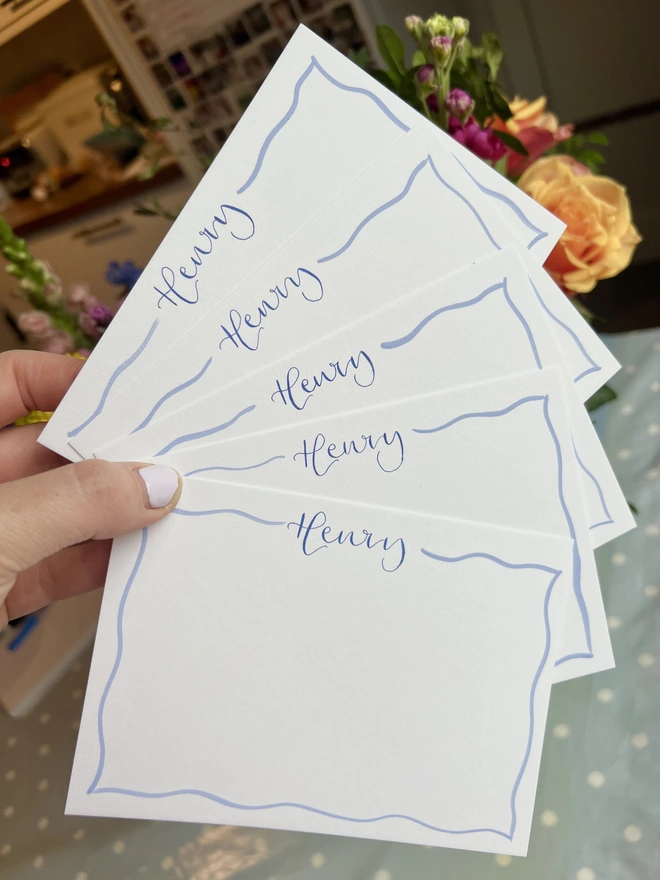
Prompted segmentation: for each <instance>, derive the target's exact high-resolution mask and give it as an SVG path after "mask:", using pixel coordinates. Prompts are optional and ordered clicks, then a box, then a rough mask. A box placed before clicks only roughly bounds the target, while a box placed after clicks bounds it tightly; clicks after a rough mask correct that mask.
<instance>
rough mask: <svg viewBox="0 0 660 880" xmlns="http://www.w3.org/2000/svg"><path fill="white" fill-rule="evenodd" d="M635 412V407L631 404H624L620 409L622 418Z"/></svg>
mask: <svg viewBox="0 0 660 880" xmlns="http://www.w3.org/2000/svg"><path fill="white" fill-rule="evenodd" d="M634 412H635V407H634V406H633V405H632V403H624V404H623V406H622V407H621V415H622V416H631V415H632V414H633V413H634Z"/></svg>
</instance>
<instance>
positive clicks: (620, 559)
mask: <svg viewBox="0 0 660 880" xmlns="http://www.w3.org/2000/svg"><path fill="white" fill-rule="evenodd" d="M611 561H612V565H625V564H626V562H627V561H628V557H627V556H626V554H625V553H613V554H612V556H611Z"/></svg>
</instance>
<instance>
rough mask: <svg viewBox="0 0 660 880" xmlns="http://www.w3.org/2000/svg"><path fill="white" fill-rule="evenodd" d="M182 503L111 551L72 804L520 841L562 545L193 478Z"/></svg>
mask: <svg viewBox="0 0 660 880" xmlns="http://www.w3.org/2000/svg"><path fill="white" fill-rule="evenodd" d="M177 511H178V512H175V513H174V514H173V515H172V516H171V517H169V518H168V519H167V520H165V521H163V522H162V523H159V524H158V525H156V526H155V527H152V528H151V529H149V530H148V531H147V530H145V531H144V532H143V534H142V535H133V536H129V537H128V538H125V539H122V540H121V541H119V542H117V544H116V546H115V550H114V551H113V560H114V559H116V558H117V557H120V556H124V557H128V558H130V559H131V560H132V570H131V571H130V576H129V578H128V580H125V579H124V580H122V578H117V577H114V569H113V565H114V562H113V565H111V571H110V578H109V582H108V586H107V588H106V595H105V598H104V605H103V612H102V617H101V621H100V625H99V635H98V638H97V647H96V650H95V655H94V660H93V664H92V671H91V675H90V681H89V685H88V692H87V699H86V704H85V710H84V713H83V719H82V726H81V731H80V736H79V740H78V748H77V752H76V760H75V765H74V772H73V777H72V783H71V788H70V792H69V798H68V802H67V812H74V813H84V814H89V815H115V816H125V817H141V818H152V819H154V818H158V819H189V820H191V821H198V822H199V821H201V822H211V823H231V824H249V825H260V826H266V827H273V828H290V829H297V830H304V831H314V832H318V833H330V834H348V835H356V834H357V835H360V836H369V837H374V838H377V839H385V840H403V841H409V842H414V843H425V844H429V845H440V846H449V847H460V848H470V849H482V850H486V851H490V852H506V853H513V854H516V855H522V854H524V853H525V851H526V847H527V840H528V836H529V826H530V821H531V816H532V811H533V802H534V791H535V787H536V778H537V774H538V762H539V757H540V751H541V741H542V736H543V729H544V726H545V715H546V709H547V700H548V695H549V688H550V683H551V670H552V662H553V660H554V658H555V656H556V650H555V644H554V634H553V632H552V627H551V620H553V619H555V614H558V617H560V616H561V615H560V609H557V607H556V606H557V603H561V602H562V601H563V590H564V583H565V580H566V573H567V572H568V571H569V570H570V568H571V550H570V542H567V541H565V540H563V539H561V538H554V537H550V536H541V535H533V534H529V533H527V534H526V533H523V532H509V531H506V530H502V529H494V528H487V527H478V526H475V525H473V524H470V525H469V526H466V524H462V523H459V522H455V521H451V520H450V521H443V520H439V519H435V520H431V519H428V518H425V517H416V516H412V515H410V516H405V515H403V514H400V513H388V512H386V511H381V510H377V509H376V508H370V507H362V506H359V505H346V504H340V503H336V502H329V501H327V500H319V499H313V498H303V497H297V496H295V495H287V494H281V493H270V492H267V491H263V490H256V489H247V488H245V487H232V486H230V485H223V484H214V483H211V482H208V481H195V480H190V481H187V483H186V487H185V489H184V495H183V496H182V498H181V501H180V503H179V506H178V508H177ZM322 521H323V522H325V524H326V525H325V528H326V531H324V532H322V530H321V529H320V528H319V525H320V523H321V522H322ZM340 530H343V532H342V535H341V538H340V540H339V541H338V540H337V538H339V537H340V536H339V531H340ZM347 530H352V532H351V535H350V536H349V534H348V531H347ZM321 534H323V538H321V537H320V536H321ZM164 548H167V551H168V552H163V550H164ZM248 548H252V549H251V550H249V549H248ZM257 548H258V552H254V550H256V549H257ZM172 551H174V552H172ZM200 560H204V562H203V565H202V567H201V568H200ZM193 563H194V565H195V569H196V576H195V577H194V578H193V579H192V580H191V578H190V567H191V564H193ZM274 568H275V569H276V570H277V571H279V572H280V574H279V575H276V576H273V574H274ZM229 573H231V576H230V575H229ZM184 585H185V586H184ZM182 588H183V589H182ZM147 621H148V626H145V622H147ZM117 633H118V634H119V639H120V641H119V642H118V641H117ZM173 646H176V650H173ZM163 707H167V712H166V715H165V716H163ZM155 719H161V720H159V721H158V722H157V723H154V722H155ZM466 731H469V735H466Z"/></svg>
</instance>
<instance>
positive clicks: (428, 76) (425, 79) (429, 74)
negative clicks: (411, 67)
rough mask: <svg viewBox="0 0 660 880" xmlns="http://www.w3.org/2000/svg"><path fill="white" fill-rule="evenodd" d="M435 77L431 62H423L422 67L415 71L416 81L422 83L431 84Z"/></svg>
mask: <svg viewBox="0 0 660 880" xmlns="http://www.w3.org/2000/svg"><path fill="white" fill-rule="evenodd" d="M434 79H435V68H434V67H433V65H432V64H425V65H424V66H423V67H420V68H419V70H418V71H417V82H420V83H422V85H425V86H427V85H431V84H432V83H433V80H434Z"/></svg>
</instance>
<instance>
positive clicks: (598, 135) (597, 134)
mask: <svg viewBox="0 0 660 880" xmlns="http://www.w3.org/2000/svg"><path fill="white" fill-rule="evenodd" d="M587 140H588V141H589V143H590V144H600V145H601V146H602V147H606V146H607V145H608V144H609V142H610V139H609V138H608V136H607V135H606V134H603V132H602V131H592V132H591V134H588V135H587Z"/></svg>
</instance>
